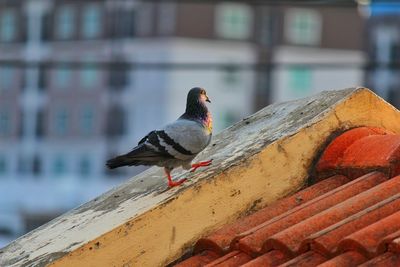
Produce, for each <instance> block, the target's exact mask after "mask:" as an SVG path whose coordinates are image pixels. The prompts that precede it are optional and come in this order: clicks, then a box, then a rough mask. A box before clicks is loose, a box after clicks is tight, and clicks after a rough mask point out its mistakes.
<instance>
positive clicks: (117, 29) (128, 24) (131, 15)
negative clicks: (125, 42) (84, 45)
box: [109, 9, 142, 38]
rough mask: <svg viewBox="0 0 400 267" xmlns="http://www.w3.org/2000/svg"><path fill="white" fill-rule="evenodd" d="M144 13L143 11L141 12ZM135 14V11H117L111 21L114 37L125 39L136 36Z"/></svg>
mask: <svg viewBox="0 0 400 267" xmlns="http://www.w3.org/2000/svg"><path fill="white" fill-rule="evenodd" d="M141 12H142V10H141ZM135 16H136V14H135V12H134V11H133V10H130V9H128V10H121V9H116V10H115V12H114V13H113V17H112V19H111V20H110V22H109V23H110V26H111V29H110V34H111V36H112V37H116V38H125V37H132V36H134V35H135Z"/></svg>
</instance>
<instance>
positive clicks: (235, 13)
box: [216, 3, 253, 39]
mask: <svg viewBox="0 0 400 267" xmlns="http://www.w3.org/2000/svg"><path fill="white" fill-rule="evenodd" d="M252 23H253V14H252V10H251V9H250V7H249V6H247V5H245V4H239V3H238V4H233V3H232V4H227V3H224V4H220V5H219V6H218V7H217V9H216V33H217V35H218V36H220V37H223V38H232V39H247V38H249V37H250V36H251V31H252Z"/></svg>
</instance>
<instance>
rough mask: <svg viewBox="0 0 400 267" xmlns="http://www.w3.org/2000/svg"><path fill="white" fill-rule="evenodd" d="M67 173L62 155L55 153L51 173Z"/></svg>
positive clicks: (58, 174)
mask: <svg viewBox="0 0 400 267" xmlns="http://www.w3.org/2000/svg"><path fill="white" fill-rule="evenodd" d="M66 173H67V163H66V161H65V158H64V157H63V156H62V155H57V156H55V157H54V160H53V174H54V175H56V176H62V175H64V174H66Z"/></svg>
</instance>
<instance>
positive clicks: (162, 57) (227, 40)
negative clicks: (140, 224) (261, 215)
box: [0, 0, 364, 246]
mask: <svg viewBox="0 0 400 267" xmlns="http://www.w3.org/2000/svg"><path fill="white" fill-rule="evenodd" d="M362 23H363V21H362V19H361V18H360V17H359V15H358V13H357V12H356V10H355V9H354V8H331V7H326V8H314V7H312V8H311V7H310V8H308V7H307V8H304V7H302V8H289V7H283V6H273V7H265V6H251V5H247V4H245V2H243V3H239V2H219V3H218V4H214V3H211V2H206V3H196V2H193V1H190V2H187V3H185V2H183V1H181V2H179V1H177V2H162V1H151V2H146V1H142V2H139V1H134V0H132V1H120V0H102V1H100V0H97V1H94V0H93V1H91V0H87V1H77V0H74V1H72V0H69V1H67V0H52V1H51V0H24V1H22V0H13V1H11V0H9V1H8V0H4V1H1V2H0V51H1V53H0V60H2V61H3V62H4V61H9V63H10V64H2V65H0V147H1V148H2V149H1V150H0V196H1V197H0V246H1V245H2V244H4V243H5V242H6V241H7V239H12V238H15V236H17V235H20V234H22V233H24V232H26V231H28V230H30V229H33V228H35V227H37V226H39V225H40V224H42V223H44V222H46V221H47V220H49V219H50V218H52V217H54V216H56V215H57V214H59V213H62V212H64V211H65V210H67V209H70V208H72V207H73V206H76V205H79V204H80V203H83V202H84V201H86V200H88V199H90V198H93V197H95V196H96V195H98V194H100V193H101V192H103V191H105V190H107V189H109V188H110V187H112V186H114V185H116V184H118V183H121V180H122V179H126V178H129V177H131V176H132V175H133V174H135V172H138V171H140V170H142V169H140V168H139V169H133V168H130V169H127V168H125V169H121V170H119V169H118V170H116V171H112V172H109V171H107V170H106V169H105V168H104V162H105V160H106V159H107V158H109V157H111V156H113V155H115V154H117V153H122V152H126V151H127V150H129V149H130V148H131V147H133V146H134V145H135V144H136V142H137V141H138V140H139V139H140V138H141V137H142V136H143V135H144V134H146V133H147V132H149V131H150V130H152V129H154V128H156V127H160V126H161V125H163V124H165V123H167V122H169V121H172V120H174V119H176V118H177V117H178V116H179V115H181V113H182V112H183V109H184V105H185V101H186V93H187V90H188V89H189V88H191V87H194V86H202V87H205V88H206V89H207V90H208V93H209V95H210V97H211V100H212V105H211V109H212V112H213V116H214V124H215V131H216V132H218V131H220V130H221V129H223V128H225V127H227V126H229V125H231V124H232V123H234V122H236V121H238V120H240V119H241V118H243V117H244V116H246V115H249V114H251V113H252V112H254V111H255V110H257V109H259V108H261V107H263V106H265V105H267V104H269V103H271V102H275V101H282V100H288V99H292V98H297V97H304V96H307V95H310V94H313V93H315V92H317V91H318V90H321V89H331V88H340V87H349V86H353V85H359V84H362V79H363V75H362V74H363V73H362V70H360V69H343V68H340V67H339V68H336V69H332V68H329V69H320V68H318V67H314V68H304V67H293V66H292V65H291V64H292V63H300V64H301V63H317V64H318V63H335V62H336V63H349V62H350V63H355V64H357V63H361V62H364V54H363V53H362V52H360V50H362V49H361V48H362V33H363V27H362ZM32 62H33V63H32ZM35 62H39V63H43V64H36V63H35ZM52 62H64V63H66V64H61V65H59V64H52ZM68 62H74V64H68ZM79 62H84V63H85V65H83V66H82V65H79V64H78V65H77V64H75V63H79ZM86 63H89V64H86ZM160 63H161V64H160ZM257 63H262V64H264V65H262V67H261V68H260V69H254V68H253V66H255V65H257ZM177 64H178V65H177ZM288 64H289V65H290V66H291V67H287V66H288ZM2 237H3V238H5V240H3V241H2V240H1V238H2Z"/></svg>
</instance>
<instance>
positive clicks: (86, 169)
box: [79, 155, 91, 177]
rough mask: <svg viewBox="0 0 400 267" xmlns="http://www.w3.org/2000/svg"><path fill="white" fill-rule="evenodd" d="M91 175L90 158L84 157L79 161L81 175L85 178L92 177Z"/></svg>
mask: <svg viewBox="0 0 400 267" xmlns="http://www.w3.org/2000/svg"><path fill="white" fill-rule="evenodd" d="M90 173H91V163H90V157H89V156H87V155H84V156H82V158H81V160H80V161H79V174H80V175H81V176H83V177H87V176H89V175H90Z"/></svg>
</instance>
